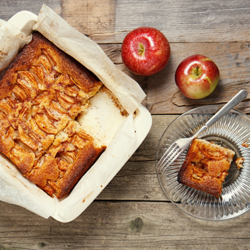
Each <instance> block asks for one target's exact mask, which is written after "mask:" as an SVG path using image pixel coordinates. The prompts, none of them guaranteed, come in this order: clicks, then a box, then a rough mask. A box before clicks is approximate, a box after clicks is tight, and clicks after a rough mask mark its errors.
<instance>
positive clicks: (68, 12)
mask: <svg viewBox="0 0 250 250" xmlns="http://www.w3.org/2000/svg"><path fill="white" fill-rule="evenodd" d="M115 2H116V1H115V0H102V1H98V0H95V1H93V0H83V1H74V2H72V1H68V0H63V1H62V14H61V16H62V17H63V18H64V19H65V20H66V21H67V22H68V23H69V24H71V25H72V26H73V27H74V28H76V29H77V30H79V31H80V32H82V33H83V34H85V35H91V34H101V35H102V34H105V36H108V34H109V33H113V32H114V31H115Z"/></svg>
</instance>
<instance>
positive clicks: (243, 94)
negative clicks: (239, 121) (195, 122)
mask: <svg viewBox="0 0 250 250" xmlns="http://www.w3.org/2000/svg"><path fill="white" fill-rule="evenodd" d="M246 97H247V91H246V90H241V91H240V92H239V93H238V94H237V95H235V96H234V97H233V98H232V99H231V100H230V101H229V102H228V103H227V104H226V105H225V106H224V107H222V108H221V109H220V110H219V111H218V112H217V113H216V114H215V115H214V116H213V117H212V118H211V119H209V120H208V121H207V122H206V123H205V125H204V126H203V127H202V128H201V129H200V130H199V131H198V132H197V133H196V135H198V134H200V133H201V132H203V131H204V130H205V129H207V128H208V127H210V126H211V125H212V124H214V123H215V122H216V121H218V120H219V119H220V118H221V117H222V116H223V115H225V114H226V113H227V112H229V111H230V110H231V109H232V108H234V107H235V106H236V105H237V104H239V103H240V102H241V101H242V100H244V99H245V98H246Z"/></svg>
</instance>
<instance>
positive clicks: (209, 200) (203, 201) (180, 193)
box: [156, 106, 250, 220]
mask: <svg viewBox="0 0 250 250" xmlns="http://www.w3.org/2000/svg"><path fill="white" fill-rule="evenodd" d="M219 109H220V107H219V106H203V107H199V108H195V109H192V110H190V111H188V112H186V113H184V114H183V115H181V116H179V117H178V118H176V119H175V120H174V121H173V122H172V123H171V124H170V125H169V126H168V127H167V129H166V130H165V131H164V133H163V135H162V137H161V139H160V142H159V144H158V148H157V152H156V166H157V163H158V161H159V159H160V158H161V156H162V155H163V154H164V152H165V151H166V150H167V149H168V147H169V146H170V145H171V144H172V143H173V142H174V141H176V140H177V139H179V138H186V137H190V136H192V135H193V134H195V133H196V132H197V131H198V130H199V128H201V127H202V126H203V125H204V124H205V123H206V121H208V119H210V118H211V117H212V116H213V115H214V114H215V113H216V112H217V111H218V110H219ZM199 138H202V139H205V140H208V141H213V142H214V143H217V144H219V145H221V146H224V147H227V148H230V149H232V150H234V151H235V159H237V158H238V157H243V158H244V163H243V168H241V169H238V168H237V166H236V164H235V163H234V162H233V163H232V165H231V167H230V169H229V171H228V176H227V177H226V179H225V182H224V183H223V189H222V194H221V195H220V197H219V198H216V197H214V196H212V195H209V194H206V193H204V192H202V191H199V190H196V189H193V188H190V187H187V186H185V185H183V184H181V183H179V182H178V181H177V175H178V172H179V169H180V168H181V166H182V163H183V162H184V160H185V157H186V153H187V150H186V151H184V152H183V153H182V154H181V155H180V156H179V157H178V158H177V159H176V160H175V161H174V162H173V163H172V164H171V165H170V167H169V168H168V169H167V170H165V172H164V173H163V174H161V173H159V170H158V169H157V167H156V173H157V176H158V180H159V183H160V185H161V187H162V189H163V191H164V193H165V194H166V196H167V197H168V198H169V199H170V200H171V202H172V203H173V204H175V205H176V206H177V207H178V208H179V209H180V210H181V211H183V212H185V213H186V214H188V215H191V216H193V217H196V218H198V219H204V220H225V219H230V218H234V217H236V216H239V215H241V214H243V213H245V212H247V211H248V210H249V208H250V203H249V202H250V147H249V148H247V147H244V146H242V144H243V143H244V142H249V144H250V119H249V118H248V117H247V116H246V115H245V114H243V113H241V112H239V111H237V110H231V111H230V112H229V113H228V114H226V115H225V116H223V117H222V118H221V119H220V120H219V121H217V122H216V123H215V124H213V125H212V126H211V127H209V128H208V129H207V130H206V131H204V132H203V133H201V134H200V135H199ZM248 139H249V141H248ZM235 159H234V160H235Z"/></svg>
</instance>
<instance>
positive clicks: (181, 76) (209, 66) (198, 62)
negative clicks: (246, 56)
mask: <svg viewBox="0 0 250 250" xmlns="http://www.w3.org/2000/svg"><path fill="white" fill-rule="evenodd" d="M219 78H220V72H219V69H218V67H217V65H216V64H215V63H214V62H213V61H212V60H211V59H209V58H208V57H206V56H203V55H193V56H189V57H187V58H186V59H184V60H183V61H182V62H181V63H180V65H179V66H178V68H177V70H176V72H175V82H176V85H177V86H178V87H179V89H180V91H181V92H182V94H183V95H185V96H186V97H188V98H190V99H202V98H205V97H207V96H208V95H210V94H211V93H212V92H213V91H214V90H215V88H216V86H217V84H218V82H219Z"/></svg>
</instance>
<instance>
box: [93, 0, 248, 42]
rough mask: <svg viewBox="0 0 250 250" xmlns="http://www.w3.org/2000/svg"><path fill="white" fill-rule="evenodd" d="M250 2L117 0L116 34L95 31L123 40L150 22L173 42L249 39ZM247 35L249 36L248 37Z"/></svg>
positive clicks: (105, 39) (104, 39) (102, 38)
mask: <svg viewBox="0 0 250 250" xmlns="http://www.w3.org/2000/svg"><path fill="white" fill-rule="evenodd" d="M249 13H250V2H249V1H245V0H239V1H238V0H233V1H208V0H206V1H190V0H184V1H183V0H176V1H170V0H148V1H143V2H142V1H140V0H135V1H133V3H131V1H130V0H123V1H116V19H115V27H116V29H115V33H114V34H113V36H111V35H110V34H109V36H106V37H105V36H104V35H103V34H102V35H99V34H92V35H91V37H93V38H94V39H95V40H96V41H98V42H106V43H109V42H111V41H112V42H116V43H121V42H122V40H123V39H124V37H125V35H126V34H127V32H128V31H130V30H132V29H134V28H137V27H140V26H151V27H155V28H157V29H159V30H161V31H162V32H163V33H164V34H165V35H166V36H167V37H168V39H169V41H170V42H235V41H243V42H244V41H249V37H250V30H249V25H250V20H249V18H248V16H249ZM247 37H248V39H246V38H247Z"/></svg>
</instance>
